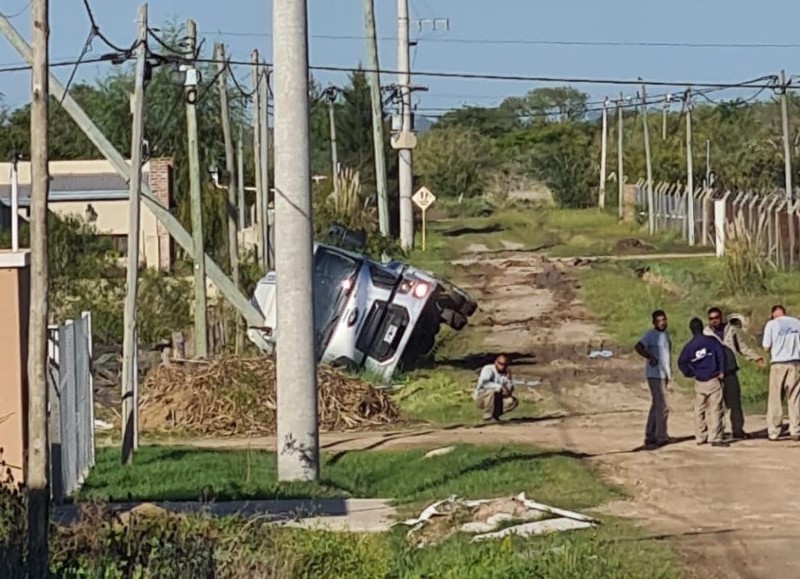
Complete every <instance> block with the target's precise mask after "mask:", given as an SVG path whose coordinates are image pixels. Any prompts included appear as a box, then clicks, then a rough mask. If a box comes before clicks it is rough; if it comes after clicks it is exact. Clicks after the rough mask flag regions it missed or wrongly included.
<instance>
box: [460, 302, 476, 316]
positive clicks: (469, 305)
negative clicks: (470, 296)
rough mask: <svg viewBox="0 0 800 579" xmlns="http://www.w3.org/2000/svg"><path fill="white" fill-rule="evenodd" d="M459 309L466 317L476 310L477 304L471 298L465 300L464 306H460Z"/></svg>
mask: <svg viewBox="0 0 800 579" xmlns="http://www.w3.org/2000/svg"><path fill="white" fill-rule="evenodd" d="M459 311H460V312H461V314H462V315H463V316H465V317H467V318H468V317H470V316H471V315H472V314H474V313H475V312H476V311H478V304H477V303H475V302H474V301H473V300H466V301H465V302H464V307H462V308H461V309H460V310H459Z"/></svg>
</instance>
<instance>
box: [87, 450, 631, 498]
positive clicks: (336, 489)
mask: <svg viewBox="0 0 800 579" xmlns="http://www.w3.org/2000/svg"><path fill="white" fill-rule="evenodd" d="M424 455H425V451H424V450H409V451H387V452H347V453H343V454H341V455H339V456H337V455H335V454H325V455H324V456H323V465H322V480H321V481H320V483H319V484H304V485H298V484H288V485H287V484H278V482H277V476H276V470H275V454H274V453H272V452H266V451H247V450H239V451H237V450H225V451H214V450H202V449H191V448H180V447H159V446H150V447H142V448H140V450H139V451H138V453H137V454H136V460H135V463H134V464H133V465H132V466H129V467H124V466H121V465H120V464H119V450H118V449H112V448H103V449H98V451H97V466H96V467H95V468H94V469H93V470H92V472H91V474H90V475H89V478H88V480H87V481H86V484H85V485H84V487H83V489H82V490H81V492H80V495H79V499H81V500H86V499H97V500H108V499H111V500H116V501H120V500H194V499H198V498H201V497H204V496H207V497H213V498H216V499H218V500H240V499H256V498H261V499H272V498H298V497H310V498H327V497H348V496H353V497H359V498H393V499H396V500H397V501H398V502H399V503H406V504H409V503H418V502H422V501H429V500H433V499H439V498H443V497H447V496H449V495H451V494H458V495H459V496H463V497H468V498H481V497H487V496H488V497H491V496H505V495H511V494H515V493H519V492H522V491H525V492H527V493H528V494H529V495H530V496H535V497H536V498H537V499H538V500H542V501H545V502H547V501H552V502H555V503H558V504H559V505H561V506H564V507H566V508H585V507H589V506H593V505H597V504H599V503H601V502H604V501H606V500H609V499H612V498H614V497H618V496H620V494H621V491H620V490H619V489H616V488H614V487H610V486H607V485H605V484H603V483H601V482H599V481H598V480H597V478H596V477H595V476H594V473H593V472H592V471H591V470H589V469H587V468H586V467H585V465H583V464H581V461H580V460H579V459H577V458H574V457H571V456H570V455H569V454H567V453H563V454H562V453H553V452H547V451H540V450H537V449H534V448H529V447H522V446H515V447H489V446H459V447H457V448H456V449H455V450H454V451H453V452H451V453H450V454H446V455H444V456H439V457H433V458H429V459H426V458H424Z"/></svg>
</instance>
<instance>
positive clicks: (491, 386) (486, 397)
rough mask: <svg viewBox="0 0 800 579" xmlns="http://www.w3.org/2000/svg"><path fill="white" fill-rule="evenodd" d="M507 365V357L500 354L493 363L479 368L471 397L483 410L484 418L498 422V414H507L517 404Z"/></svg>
mask: <svg viewBox="0 0 800 579" xmlns="http://www.w3.org/2000/svg"><path fill="white" fill-rule="evenodd" d="M508 366H509V364H508V358H507V357H506V356H505V355H503V354H500V355H499V356H498V357H497V358H495V360H494V364H489V365H487V366H484V367H483V368H482V369H481V373H480V376H478V383H477V384H476V385H475V391H474V392H473V393H472V399H473V400H475V405H476V406H477V407H478V408H480V409H481V410H483V419H484V420H493V421H495V422H499V420H500V416H502V415H503V414H508V413H509V412H511V411H512V410H514V409H515V408H516V407H517V405H518V404H519V402H518V401H517V399H516V398H514V385H513V384H512V383H511V373H510V372H509V370H508Z"/></svg>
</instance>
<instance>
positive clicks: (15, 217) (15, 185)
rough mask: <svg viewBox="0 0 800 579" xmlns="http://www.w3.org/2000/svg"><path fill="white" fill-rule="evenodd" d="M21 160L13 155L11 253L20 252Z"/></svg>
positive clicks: (15, 154) (17, 154)
mask: <svg viewBox="0 0 800 579" xmlns="http://www.w3.org/2000/svg"><path fill="white" fill-rule="evenodd" d="M19 160H20V155H19V153H17V152H16V151H15V152H14V153H12V154H11V251H13V252H15V253H16V252H17V251H19Z"/></svg>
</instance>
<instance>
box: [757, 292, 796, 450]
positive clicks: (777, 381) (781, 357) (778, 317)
mask: <svg viewBox="0 0 800 579" xmlns="http://www.w3.org/2000/svg"><path fill="white" fill-rule="evenodd" d="M761 345H762V346H763V347H764V349H765V350H768V351H769V355H770V367H769V398H768V400H767V434H768V435H769V439H770V440H778V437H779V436H780V435H781V426H782V423H783V404H782V403H781V397H782V395H784V394H785V395H786V406H787V407H788V409H789V434H790V435H791V437H792V440H793V441H795V442H800V320H798V319H797V318H794V317H791V316H787V315H786V308H784V307H783V306H781V305H778V306H774V307H773V308H772V319H771V320H770V321H768V322H767V325H766V326H764V338H763V340H762V343H761Z"/></svg>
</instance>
